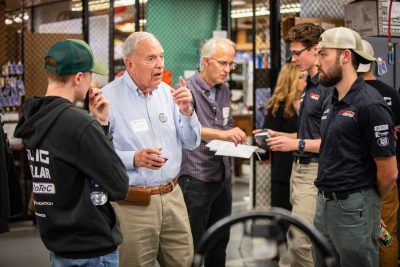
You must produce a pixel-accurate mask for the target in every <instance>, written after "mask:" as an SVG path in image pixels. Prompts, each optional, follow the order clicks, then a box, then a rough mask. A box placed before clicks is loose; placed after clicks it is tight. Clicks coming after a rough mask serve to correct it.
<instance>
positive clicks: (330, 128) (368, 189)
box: [314, 27, 397, 267]
mask: <svg viewBox="0 0 400 267" xmlns="http://www.w3.org/2000/svg"><path fill="white" fill-rule="evenodd" d="M374 60H375V58H374V57H373V56H371V55H370V54H368V53H367V52H366V51H365V50H364V48H363V45H362V41H361V37H360V35H359V34H358V33H357V32H355V31H353V30H351V29H348V28H344V27H338V28H333V29H329V30H327V31H325V32H324V33H323V34H322V35H321V40H320V42H319V43H318V58H317V61H316V65H317V67H318V71H319V77H320V82H321V84H323V85H324V86H335V89H334V91H333V93H332V94H331V95H330V96H328V97H327V98H326V100H325V102H324V104H323V108H322V110H323V116H322V118H321V146H320V157H319V168H318V176H317V179H316V180H315V186H316V187H317V188H318V196H317V207H316V213H315V217H314V225H315V227H316V228H317V229H318V230H319V231H320V232H321V233H322V234H323V235H324V236H325V237H326V238H328V241H329V242H330V243H331V244H332V245H333V248H334V253H335V254H336V258H337V261H338V263H339V265H340V266H363V267H368V266H371V267H372V266H378V262H379V260H378V233H379V227H380V225H379V224H380V208H379V206H380V205H379V204H380V198H381V199H383V198H384V197H385V196H386V195H387V194H388V193H389V192H390V190H391V189H392V187H393V185H394V184H395V182H396V179H397V164H396V156H395V146H394V134H393V123H392V118H391V116H390V109H389V107H388V106H387V104H386V103H385V102H384V100H383V99H382V96H381V95H380V94H379V93H378V92H377V91H376V90H375V89H374V88H372V87H371V86H369V85H367V84H366V83H365V81H364V80H363V79H362V78H361V77H358V75H357V68H358V65H359V63H363V64H368V63H370V62H372V61H374ZM315 255H316V259H315V266H325V264H324V262H323V258H322V257H321V255H320V253H319V251H316V253H315Z"/></svg>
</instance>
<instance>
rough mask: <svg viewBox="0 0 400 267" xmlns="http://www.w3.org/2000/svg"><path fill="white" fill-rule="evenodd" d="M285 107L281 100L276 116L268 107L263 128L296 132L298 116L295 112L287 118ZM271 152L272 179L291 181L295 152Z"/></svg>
mask: <svg viewBox="0 0 400 267" xmlns="http://www.w3.org/2000/svg"><path fill="white" fill-rule="evenodd" d="M284 108H285V103H284V102H281V103H280V105H279V108H278V110H277V112H276V114H275V116H274V115H273V114H272V110H271V109H268V110H267V115H266V116H265V120H264V127H263V128H268V129H271V130H274V131H279V132H285V133H295V132H296V130H297V124H298V116H297V114H296V113H295V114H294V115H293V117H291V118H285V117H284V116H283V113H284ZM271 154H272V158H271V180H272V181H279V182H285V183H289V181H290V175H291V173H292V164H293V153H292V152H281V151H272V152H271Z"/></svg>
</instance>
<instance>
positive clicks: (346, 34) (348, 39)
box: [318, 27, 375, 64]
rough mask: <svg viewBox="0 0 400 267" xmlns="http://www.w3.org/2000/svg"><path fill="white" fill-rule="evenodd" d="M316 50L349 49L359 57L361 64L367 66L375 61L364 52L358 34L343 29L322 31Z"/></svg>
mask: <svg viewBox="0 0 400 267" xmlns="http://www.w3.org/2000/svg"><path fill="white" fill-rule="evenodd" d="M318 48H319V49H321V48H336V49H351V50H352V51H353V52H355V53H356V54H358V55H359V56H360V61H361V62H362V63H365V64H368V63H370V62H373V61H375V58H374V57H373V56H371V55H370V54H369V53H367V52H366V51H365V50H364V47H363V45H362V42H361V37H360V35H359V34H358V32H356V31H353V30H351V29H349V28H345V27H337V28H332V29H329V30H326V31H324V32H323V33H322V34H321V36H320V41H319V42H318Z"/></svg>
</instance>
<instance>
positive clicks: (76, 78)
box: [74, 72, 83, 85]
mask: <svg viewBox="0 0 400 267" xmlns="http://www.w3.org/2000/svg"><path fill="white" fill-rule="evenodd" d="M82 75H83V73H82V72H78V73H76V74H74V85H79V83H80V82H81V79H82Z"/></svg>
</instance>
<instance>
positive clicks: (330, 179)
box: [315, 77, 395, 192]
mask: <svg viewBox="0 0 400 267" xmlns="http://www.w3.org/2000/svg"><path fill="white" fill-rule="evenodd" d="M337 97H338V92H337V91H336V89H335V90H334V92H333V94H331V95H330V96H329V97H328V98H327V100H326V102H325V103H324V106H323V110H324V113H323V116H322V120H321V148H320V157H319V167H318V177H317V179H316V180H315V185H316V187H318V189H320V190H325V191H334V192H344V191H349V190H353V189H357V188H364V187H369V186H373V185H375V183H376V165H375V162H374V157H388V156H394V155H395V147H394V136H393V123H392V118H391V113H390V109H389V107H388V105H387V104H386V103H385V101H384V100H383V98H382V96H381V95H380V94H379V92H378V91H376V90H375V89H374V88H373V87H371V86H370V85H367V84H366V83H365V81H364V80H363V79H362V78H361V77H359V78H357V80H356V81H355V82H354V83H353V85H352V86H351V88H350V90H349V91H348V92H347V94H346V96H345V97H344V98H343V99H342V100H340V101H339V100H338V98H337Z"/></svg>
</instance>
